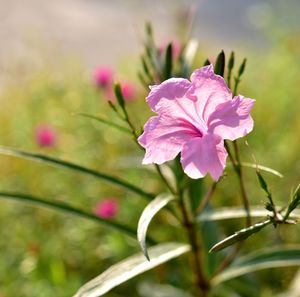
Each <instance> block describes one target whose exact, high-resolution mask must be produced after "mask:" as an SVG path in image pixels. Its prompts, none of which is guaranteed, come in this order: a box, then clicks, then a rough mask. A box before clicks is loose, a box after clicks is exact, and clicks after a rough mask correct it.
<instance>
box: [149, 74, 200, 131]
mask: <svg viewBox="0 0 300 297" xmlns="http://www.w3.org/2000/svg"><path fill="white" fill-rule="evenodd" d="M190 87H191V83H190V81H189V80H187V79H183V78H170V79H168V80H166V81H164V82H163V83H161V84H160V85H155V86H152V87H151V91H150V94H149V96H148V97H147V102H148V104H149V105H150V107H151V109H152V110H153V111H154V112H156V113H158V114H159V115H167V116H172V118H173V119H174V120H186V121H188V122H190V123H192V124H193V125H194V126H195V127H197V128H198V129H199V130H201V131H203V130H205V131H206V125H205V124H204V123H203V121H202V119H201V117H199V115H198V113H197V105H196V102H194V101H193V100H191V99H190V98H188V97H187V96H186V93H187V91H188V90H189V89H190Z"/></svg>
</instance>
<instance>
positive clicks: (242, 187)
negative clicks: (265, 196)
mask: <svg viewBox="0 0 300 297" xmlns="http://www.w3.org/2000/svg"><path fill="white" fill-rule="evenodd" d="M233 147H234V153H235V157H233V155H232V153H231V151H230V147H229V145H228V143H227V142H225V148H226V150H227V152H228V156H229V159H230V161H231V163H232V165H233V168H234V170H235V172H236V174H237V176H238V180H239V186H240V191H241V196H242V200H243V205H244V208H245V211H246V213H247V217H246V224H247V227H249V226H250V225H251V216H250V204H249V199H248V195H247V192H246V188H245V182H244V172H243V169H242V165H241V159H240V152H239V147H238V144H237V142H236V141H235V140H234V141H233Z"/></svg>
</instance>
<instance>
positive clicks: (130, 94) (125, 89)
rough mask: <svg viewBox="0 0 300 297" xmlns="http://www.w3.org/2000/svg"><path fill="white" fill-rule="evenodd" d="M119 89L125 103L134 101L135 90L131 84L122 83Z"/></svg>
mask: <svg viewBox="0 0 300 297" xmlns="http://www.w3.org/2000/svg"><path fill="white" fill-rule="evenodd" d="M121 88H122V93H123V96H124V99H125V100H126V101H132V100H134V99H135V93H136V90H135V87H134V85H133V84H132V83H130V82H125V81H123V82H122V83H121Z"/></svg>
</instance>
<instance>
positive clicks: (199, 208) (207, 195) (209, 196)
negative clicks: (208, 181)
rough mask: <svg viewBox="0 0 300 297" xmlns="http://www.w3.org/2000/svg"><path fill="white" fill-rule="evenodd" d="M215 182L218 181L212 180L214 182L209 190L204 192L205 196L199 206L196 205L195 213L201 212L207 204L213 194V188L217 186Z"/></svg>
mask: <svg viewBox="0 0 300 297" xmlns="http://www.w3.org/2000/svg"><path fill="white" fill-rule="evenodd" d="M217 183H218V182H214V183H213V184H212V185H211V187H210V189H209V191H208V192H207V193H206V195H205V197H204V198H203V200H202V201H201V203H200V205H199V207H198V208H197V210H196V213H197V214H200V213H202V211H203V210H204V209H205V207H206V206H207V204H208V203H209V201H210V199H211V197H212V196H213V194H214V192H215V190H216V188H217Z"/></svg>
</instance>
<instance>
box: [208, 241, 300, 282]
mask: <svg viewBox="0 0 300 297" xmlns="http://www.w3.org/2000/svg"><path fill="white" fill-rule="evenodd" d="M299 265H300V245H298V246H290V247H284V246H281V247H272V248H266V249H262V250H258V251H255V252H253V253H251V254H249V255H246V256H244V257H241V258H239V259H238V260H237V261H236V262H233V264H232V265H231V266H229V267H228V268H227V269H225V270H224V271H222V272H221V273H219V274H218V275H216V276H215V277H214V278H213V279H212V284H213V285H217V284H219V283H222V282H225V281H227V280H230V279H233V278H236V277H238V276H241V275H243V274H246V273H250V272H254V271H257V270H262V269H268V268H276V267H288V266H299Z"/></svg>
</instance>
